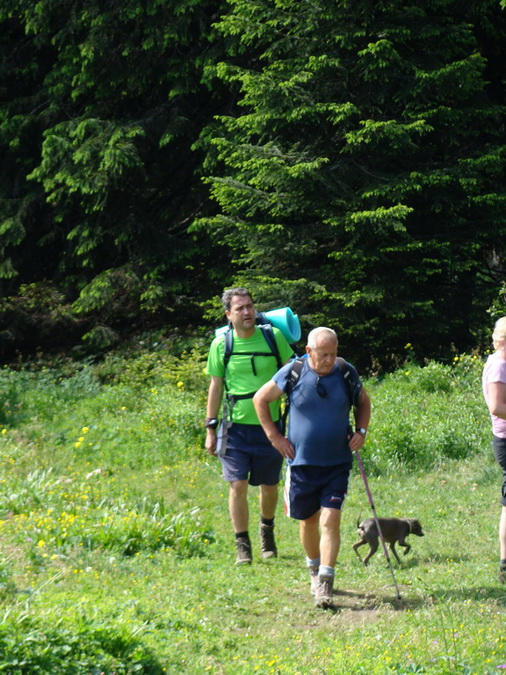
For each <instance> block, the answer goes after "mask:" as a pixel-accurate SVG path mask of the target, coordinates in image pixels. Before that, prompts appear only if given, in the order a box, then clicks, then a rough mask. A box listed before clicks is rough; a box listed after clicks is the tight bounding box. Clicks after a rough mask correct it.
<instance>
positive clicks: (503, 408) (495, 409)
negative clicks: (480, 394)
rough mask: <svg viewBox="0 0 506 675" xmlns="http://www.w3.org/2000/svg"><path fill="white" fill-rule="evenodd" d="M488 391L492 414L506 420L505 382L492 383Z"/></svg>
mask: <svg viewBox="0 0 506 675" xmlns="http://www.w3.org/2000/svg"><path fill="white" fill-rule="evenodd" d="M487 390H488V409H489V412H490V414H491V415H495V416H496V417H500V418H501V419H502V420H506V384H505V383H504V382H490V383H489V384H488V387H487Z"/></svg>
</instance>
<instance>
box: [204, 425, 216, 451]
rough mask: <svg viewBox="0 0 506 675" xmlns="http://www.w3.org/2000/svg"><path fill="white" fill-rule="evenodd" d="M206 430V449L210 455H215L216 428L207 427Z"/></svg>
mask: <svg viewBox="0 0 506 675" xmlns="http://www.w3.org/2000/svg"><path fill="white" fill-rule="evenodd" d="M206 431H207V433H206V450H207V452H208V453H209V454H210V455H213V456H214V457H216V445H217V438H216V429H207V430H206Z"/></svg>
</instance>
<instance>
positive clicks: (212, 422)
mask: <svg viewBox="0 0 506 675" xmlns="http://www.w3.org/2000/svg"><path fill="white" fill-rule="evenodd" d="M218 424H219V420H218V419H216V417H206V419H205V422H204V426H205V428H206V429H216V427H217V426H218Z"/></svg>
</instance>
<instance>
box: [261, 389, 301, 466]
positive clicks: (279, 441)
mask: <svg viewBox="0 0 506 675" xmlns="http://www.w3.org/2000/svg"><path fill="white" fill-rule="evenodd" d="M281 396H283V390H282V389H280V388H279V387H278V385H277V384H275V383H274V381H273V380H269V382H266V383H265V384H264V385H263V387H260V389H259V390H258V391H257V393H256V394H255V395H254V396H253V405H254V406H255V410H256V413H257V416H258V420H259V422H260V424H261V425H262V427H263V429H264V431H265V434H266V436H267V438H268V439H269V440H270V442H271V444H272V446H273V447H274V448H276V450H277V451H278V452H279V453H280V454H281V455H283V457H288V458H290V459H293V458H294V457H295V452H294V449H293V445H292V444H291V443H290V441H289V440H288V438H286V437H285V436H283V434H281V433H280V432H279V431H278V429H277V427H276V425H275V424H274V422H273V421H272V415H271V411H270V408H269V403H272V402H273V401H277V400H278V398H281Z"/></svg>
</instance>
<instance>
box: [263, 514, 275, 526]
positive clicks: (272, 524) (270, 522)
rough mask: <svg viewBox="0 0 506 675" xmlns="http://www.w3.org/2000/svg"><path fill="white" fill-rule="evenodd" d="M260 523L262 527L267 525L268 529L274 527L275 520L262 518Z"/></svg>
mask: <svg viewBox="0 0 506 675" xmlns="http://www.w3.org/2000/svg"><path fill="white" fill-rule="evenodd" d="M260 521H261V523H262V525H267V526H268V527H274V518H264V517H263V516H260Z"/></svg>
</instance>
